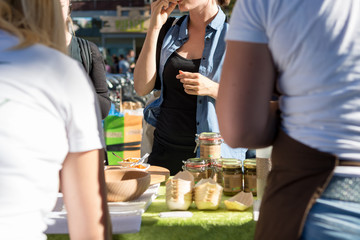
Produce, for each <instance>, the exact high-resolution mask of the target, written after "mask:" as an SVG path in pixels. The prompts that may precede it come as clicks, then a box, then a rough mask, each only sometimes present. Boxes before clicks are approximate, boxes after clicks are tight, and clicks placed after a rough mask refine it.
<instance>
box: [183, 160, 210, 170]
mask: <svg viewBox="0 0 360 240" xmlns="http://www.w3.org/2000/svg"><path fill="white" fill-rule="evenodd" d="M184 163H185V166H187V167H193V168H196V167H206V166H208V165H209V163H208V161H207V160H206V159H202V158H189V159H187V160H186V161H184Z"/></svg>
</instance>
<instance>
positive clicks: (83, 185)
mask: <svg viewBox="0 0 360 240" xmlns="http://www.w3.org/2000/svg"><path fill="white" fill-rule="evenodd" d="M103 156H104V152H103V150H93V151H89V152H81V153H69V154H68V155H67V157H66V159H65V161H64V164H63V169H62V170H61V173H60V177H61V190H62V192H63V194H64V203H65V206H66V209H67V212H68V225H69V233H70V237H71V239H87V240H92V239H94V240H102V239H107V240H110V239H111V221H110V217H109V212H108V207H107V201H106V186H105V181H104V166H103V162H102V160H100V159H104V157H103Z"/></svg>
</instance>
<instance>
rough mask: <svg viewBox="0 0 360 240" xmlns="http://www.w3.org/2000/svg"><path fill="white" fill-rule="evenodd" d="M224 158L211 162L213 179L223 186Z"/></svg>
mask: <svg viewBox="0 0 360 240" xmlns="http://www.w3.org/2000/svg"><path fill="white" fill-rule="evenodd" d="M222 161H223V160H222V158H219V159H214V160H211V168H212V178H213V179H214V181H216V182H217V183H218V184H220V185H221V186H223V170H222Z"/></svg>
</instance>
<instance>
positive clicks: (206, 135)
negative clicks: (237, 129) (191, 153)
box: [197, 132, 222, 141]
mask: <svg viewBox="0 0 360 240" xmlns="http://www.w3.org/2000/svg"><path fill="white" fill-rule="evenodd" d="M197 136H198V137H199V139H200V140H208V141H213V140H220V139H222V137H221V135H220V133H216V132H202V133H200V134H197Z"/></svg>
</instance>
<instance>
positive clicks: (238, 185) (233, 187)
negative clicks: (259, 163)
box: [222, 158, 243, 196]
mask: <svg viewBox="0 0 360 240" xmlns="http://www.w3.org/2000/svg"><path fill="white" fill-rule="evenodd" d="M222 175H223V186H224V189H223V192H224V194H225V195H229V196H232V195H235V194H237V193H238V192H241V191H242V190H243V171H242V164H241V161H240V160H238V159H230V158H223V159H222Z"/></svg>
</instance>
